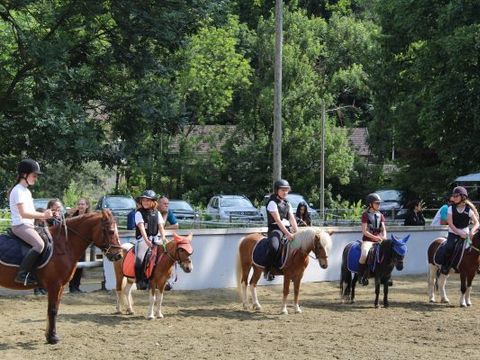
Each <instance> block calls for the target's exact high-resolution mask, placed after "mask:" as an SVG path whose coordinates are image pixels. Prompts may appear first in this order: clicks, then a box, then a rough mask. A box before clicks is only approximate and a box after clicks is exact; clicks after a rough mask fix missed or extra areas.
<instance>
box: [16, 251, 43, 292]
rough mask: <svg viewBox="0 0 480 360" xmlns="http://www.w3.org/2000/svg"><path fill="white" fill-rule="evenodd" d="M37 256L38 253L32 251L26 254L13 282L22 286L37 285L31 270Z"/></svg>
mask: <svg viewBox="0 0 480 360" xmlns="http://www.w3.org/2000/svg"><path fill="white" fill-rule="evenodd" d="M39 256H40V253H38V252H36V251H35V250H33V249H30V250H29V251H28V252H27V254H26V255H25V257H24V258H23V260H22V263H21V264H20V268H19V269H18V272H17V276H16V277H15V282H17V283H20V284H23V286H30V285H38V280H37V277H36V276H35V274H33V269H34V267H35V264H36V262H37V260H38V257H39Z"/></svg>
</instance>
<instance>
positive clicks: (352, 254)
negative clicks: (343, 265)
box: [347, 240, 362, 273]
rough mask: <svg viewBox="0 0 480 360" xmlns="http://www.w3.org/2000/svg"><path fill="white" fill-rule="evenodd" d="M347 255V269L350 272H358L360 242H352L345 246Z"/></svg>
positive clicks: (360, 251)
mask: <svg viewBox="0 0 480 360" xmlns="http://www.w3.org/2000/svg"><path fill="white" fill-rule="evenodd" d="M347 249H348V255H347V269H348V270H350V271H351V272H354V273H357V272H358V260H360V255H361V253H362V242H361V241H360V240H357V241H352V242H351V243H349V244H347Z"/></svg>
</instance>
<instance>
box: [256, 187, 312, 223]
mask: <svg viewBox="0 0 480 360" xmlns="http://www.w3.org/2000/svg"><path fill="white" fill-rule="evenodd" d="M269 198H270V195H265V196H264V198H263V205H262V207H261V208H260V212H261V213H262V215H263V216H264V218H265V219H266V218H267V209H266V206H267V201H268V199H269ZM287 201H288V202H289V203H290V205H291V206H292V210H293V213H294V214H295V212H296V211H297V207H298V204H300V203H301V202H304V203H305V204H307V209H308V213H309V214H310V218H311V219H312V221H313V220H319V219H320V216H319V215H318V212H317V210H315V209H314V208H313V204H311V203H309V202H308V201H307V200H306V199H305V197H304V196H303V195H301V194H296V193H289V194H288V195H287Z"/></svg>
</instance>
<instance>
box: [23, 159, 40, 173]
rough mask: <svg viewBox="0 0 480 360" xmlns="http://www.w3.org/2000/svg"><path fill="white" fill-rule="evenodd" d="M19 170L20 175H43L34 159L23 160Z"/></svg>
mask: <svg viewBox="0 0 480 360" xmlns="http://www.w3.org/2000/svg"><path fill="white" fill-rule="evenodd" d="M17 170H18V174H30V173H36V174H41V173H42V172H41V171H40V165H39V164H38V162H36V161H35V160H33V159H23V160H22V161H20V163H19V164H18V168H17Z"/></svg>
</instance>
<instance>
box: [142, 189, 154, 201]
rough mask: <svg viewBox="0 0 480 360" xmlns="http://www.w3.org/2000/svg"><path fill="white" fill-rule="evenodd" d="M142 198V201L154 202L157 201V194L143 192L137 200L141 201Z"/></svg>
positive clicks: (149, 191)
mask: <svg viewBox="0 0 480 360" xmlns="http://www.w3.org/2000/svg"><path fill="white" fill-rule="evenodd" d="M142 198H143V199H150V200H154V201H157V199H158V197H157V194H156V193H155V191H153V190H145V191H144V192H143V193H142V195H140V196H139V197H137V200H141V199H142Z"/></svg>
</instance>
